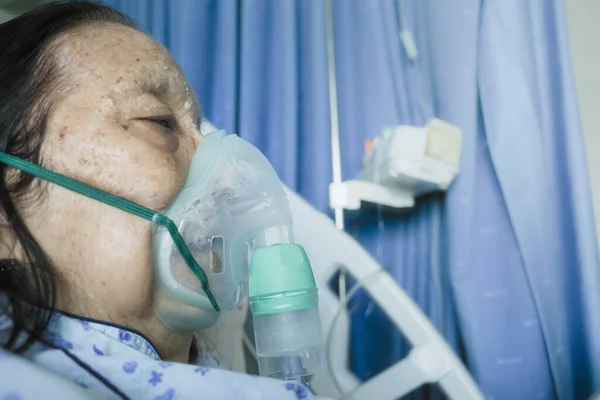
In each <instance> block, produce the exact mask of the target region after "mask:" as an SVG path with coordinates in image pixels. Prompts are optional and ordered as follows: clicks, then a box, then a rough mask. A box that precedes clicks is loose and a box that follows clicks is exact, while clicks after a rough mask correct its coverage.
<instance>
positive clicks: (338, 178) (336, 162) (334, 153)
mask: <svg viewBox="0 0 600 400" xmlns="http://www.w3.org/2000/svg"><path fill="white" fill-rule="evenodd" d="M332 3H333V0H326V2H325V18H326V24H327V65H328V69H329V110H330V114H331V115H330V120H331V166H332V170H333V183H341V182H342V156H341V150H340V126H339V118H338V103H337V84H336V74H335V45H334V41H333V4H332ZM335 226H336V227H337V228H338V229H339V230H341V231H343V230H344V209H343V208H340V207H337V208H336V209H335Z"/></svg>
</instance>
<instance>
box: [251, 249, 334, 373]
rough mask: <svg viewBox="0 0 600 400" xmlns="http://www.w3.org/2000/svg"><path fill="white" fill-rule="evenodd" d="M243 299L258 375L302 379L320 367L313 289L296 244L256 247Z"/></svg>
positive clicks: (308, 269)
mask: <svg viewBox="0 0 600 400" xmlns="http://www.w3.org/2000/svg"><path fill="white" fill-rule="evenodd" d="M249 299H250V311H251V312H252V316H253V322H254V340H255V345H256V355H257V359H258V368H259V372H260V374H261V375H262V376H269V377H273V378H278V379H285V380H298V379H300V380H302V379H304V378H306V377H308V376H311V375H313V374H315V373H316V372H317V371H318V370H320V369H321V366H322V361H323V351H322V343H323V336H322V331H321V321H320V318H319V300H318V290H317V285H316V283H315V278H314V275H313V271H312V267H311V265H310V262H309V260H308V256H307V255H306V252H305V251H304V249H303V248H302V246H299V245H297V244H275V245H271V246H267V247H261V248H258V249H256V250H255V251H254V253H253V254H252V258H251V260H250V277H249Z"/></svg>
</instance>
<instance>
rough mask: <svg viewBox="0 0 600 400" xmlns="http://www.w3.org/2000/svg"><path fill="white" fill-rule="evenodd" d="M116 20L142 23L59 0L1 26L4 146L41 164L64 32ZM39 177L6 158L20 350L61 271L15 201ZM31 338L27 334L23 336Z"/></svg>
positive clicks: (2, 191) (0, 132)
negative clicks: (16, 247)
mask: <svg viewBox="0 0 600 400" xmlns="http://www.w3.org/2000/svg"><path fill="white" fill-rule="evenodd" d="M102 23H114V24H121V25H125V26H129V27H132V28H136V29H137V26H136V25H135V23H134V22H133V21H132V20H131V19H129V18H128V17H126V16H124V15H123V14H121V13H119V12H118V11H116V10H114V9H112V8H110V7H107V6H104V5H101V4H97V3H93V2H87V1H77V2H54V3H50V4H46V5H44V6H41V7H38V8H36V9H34V10H33V11H31V12H28V13H26V14H23V15H21V16H19V17H17V18H15V19H13V20H10V21H8V22H6V23H4V24H1V25H0V151H1V152H5V153H8V154H12V155H14V156H17V157H19V158H22V159H24V160H28V161H31V162H33V163H36V164H41V162H42V160H41V155H40V148H41V145H42V143H43V140H44V135H45V131H46V128H47V121H48V117H49V115H50V113H51V111H52V99H53V95H56V93H57V91H58V90H59V89H60V88H61V84H60V83H61V81H63V79H68V77H64V76H62V74H63V71H62V70H61V68H60V65H59V64H58V62H57V58H56V57H53V50H54V49H55V46H53V44H54V43H55V42H56V39H58V38H59V37H60V36H61V35H63V34H65V33H67V32H69V31H71V30H73V29H76V28H79V27H83V26H86V25H90V24H102ZM36 182H37V181H36V179H35V178H34V177H33V176H31V175H29V174H26V173H17V174H14V176H13V174H11V177H10V180H9V182H7V166H6V165H5V164H3V163H0V213H3V214H4V216H5V218H6V220H7V224H8V225H9V227H10V229H11V230H12V231H13V232H14V234H15V235H16V238H17V240H18V242H19V243H20V245H21V247H22V249H23V253H24V260H17V259H3V260H0V295H3V296H6V297H7V298H8V302H6V304H3V303H4V302H2V301H1V300H2V299H0V316H1V315H2V314H5V315H7V316H8V317H9V318H10V319H11V320H12V328H11V330H10V334H9V337H8V339H7V340H6V341H4V342H3V343H1V345H2V347H4V348H6V349H8V350H10V351H14V352H21V351H23V350H25V349H26V348H27V347H28V346H29V345H30V344H31V343H33V342H34V341H36V340H37V339H38V338H40V337H41V335H42V333H43V332H44V330H45V329H46V327H47V324H48V319H49V317H50V312H49V311H51V310H53V309H54V307H55V305H56V286H57V275H56V273H55V270H54V268H53V266H52V264H51V262H50V260H49V259H48V256H47V255H46V254H45V253H44V250H43V249H42V248H41V247H40V245H39V244H38V243H37V242H36V241H35V238H34V237H33V235H32V234H31V232H30V230H29V229H28V228H27V226H26V225H25V223H24V221H23V218H22V216H21V215H20V214H19V209H18V208H17V207H16V206H15V204H16V200H18V199H21V200H25V199H26V200H30V199H29V196H31V195H32V194H34V193H38V191H37V190H35V191H34V190H33V189H39V188H34V186H36ZM23 337H25V338H26V340H22V339H21V338H23Z"/></svg>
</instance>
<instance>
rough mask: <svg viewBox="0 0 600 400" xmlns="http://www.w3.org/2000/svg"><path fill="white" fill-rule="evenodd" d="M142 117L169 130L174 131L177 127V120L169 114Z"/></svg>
mask: <svg viewBox="0 0 600 400" xmlns="http://www.w3.org/2000/svg"><path fill="white" fill-rule="evenodd" d="M144 119H145V120H146V121H149V122H152V123H154V124H156V125H159V126H161V127H162V128H166V129H168V130H171V131H175V129H176V128H177V122H176V121H175V118H174V117H173V116H171V115H162V116H158V117H148V118H144Z"/></svg>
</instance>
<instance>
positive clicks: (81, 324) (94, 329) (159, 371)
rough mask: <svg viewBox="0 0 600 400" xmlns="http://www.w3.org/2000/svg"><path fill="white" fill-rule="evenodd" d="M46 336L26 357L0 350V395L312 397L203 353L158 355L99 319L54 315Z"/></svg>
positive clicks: (170, 399) (159, 399)
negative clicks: (193, 360) (178, 357)
mask: <svg viewBox="0 0 600 400" xmlns="http://www.w3.org/2000/svg"><path fill="white" fill-rule="evenodd" d="M45 339H46V341H47V342H48V345H45V344H41V343H37V344H35V345H34V346H33V347H32V348H31V349H30V350H28V351H27V352H26V354H25V357H24V358H25V359H27V360H29V361H30V363H27V362H26V360H25V359H22V358H19V357H16V356H14V355H12V354H9V353H6V352H0V400H17V399H23V400H26V399H46V398H48V399H50V398H52V399H55V398H56V399H58V398H60V399H78V398H93V399H119V398H123V397H125V396H126V398H130V399H156V400H175V399H239V400H243V399H248V400H259V399H275V400H286V399H290V400H291V399H294V400H295V399H313V396H312V394H311V393H310V392H309V390H308V389H307V388H306V387H304V386H302V385H299V384H296V383H293V382H285V381H278V380H273V379H267V378H261V377H256V376H252V375H244V374H238V373H235V372H231V371H229V370H225V369H223V367H222V366H221V365H220V362H219V360H218V359H217V358H214V357H210V356H207V355H204V356H201V357H199V362H198V363H197V364H195V365H190V364H181V363H174V362H166V361H162V360H161V359H160V357H159V355H158V353H157V352H156V350H155V349H154V347H153V346H152V344H151V343H150V342H149V341H148V340H146V339H145V338H144V337H142V336H141V335H139V334H137V333H135V332H132V331H130V330H126V329H124V328H122V327H118V326H112V325H109V324H105V323H101V322H96V321H89V320H84V319H77V318H74V317H68V316H65V315H62V314H55V315H54V316H53V317H52V319H51V321H50V325H49V327H48V330H47V333H46V336H45ZM39 367H41V368H39ZM94 374H95V375H96V376H94ZM69 381H70V382H71V384H69ZM119 392H121V393H119Z"/></svg>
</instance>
